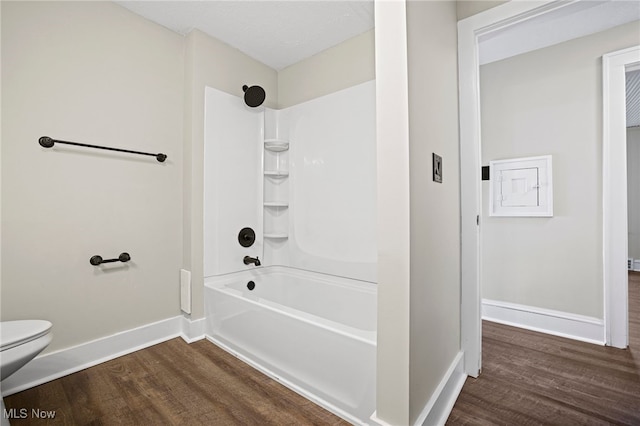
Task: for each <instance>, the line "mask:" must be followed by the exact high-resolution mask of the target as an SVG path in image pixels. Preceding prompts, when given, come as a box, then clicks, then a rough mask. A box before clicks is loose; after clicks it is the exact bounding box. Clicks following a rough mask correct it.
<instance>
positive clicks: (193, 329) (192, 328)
mask: <svg viewBox="0 0 640 426" xmlns="http://www.w3.org/2000/svg"><path fill="white" fill-rule="evenodd" d="M205 325H206V318H200V319H199V320H195V321H191V320H190V319H188V318H187V317H185V316H183V317H182V334H181V337H182V338H183V339H184V341H185V342H187V343H193V342H197V341H198V340H202V339H204V334H205V333H204V330H205Z"/></svg>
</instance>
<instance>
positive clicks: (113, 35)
mask: <svg viewBox="0 0 640 426" xmlns="http://www.w3.org/2000/svg"><path fill="white" fill-rule="evenodd" d="M1 7H2V124H3V126H2V151H3V152H2V154H3V155H2V302H1V303H2V317H1V318H2V320H10V319H11V320H14V319H28V318H43V319H48V320H50V321H52V322H53V324H54V335H55V337H54V339H53V342H52V343H51V345H50V346H49V348H48V350H49V351H55V350H57V349H60V348H64V347H68V346H73V345H76V344H79V343H82V342H86V341H89V340H93V339H96V338H99V337H103V336H107V335H110V334H113V333H116V332H118V331H122V330H127V329H131V328H134V327H137V326H141V325H143V324H148V323H151V322H154V321H158V320H161V319H165V318H168V317H172V316H175V315H178V313H179V301H178V294H179V293H178V269H179V267H180V257H181V252H182V233H181V223H182V170H183V166H182V102H183V98H182V96H183V95H182V94H183V61H184V52H183V38H182V37H181V36H179V35H177V34H174V33H172V32H170V31H168V30H166V29H164V28H161V27H160V26H157V25H155V24H152V23H150V22H148V21H145V20H143V19H140V18H139V17H138V16H135V15H133V14H131V13H130V12H128V11H126V10H125V9H123V8H122V7H120V6H117V5H115V4H113V3H107V2H100V3H98V2H41V3H36V2H2V4H1ZM43 135H48V136H51V137H53V138H58V139H62V140H70V141H79V142H86V143H95V144H102V145H107V146H116V147H122V148H128V149H132V150H139V151H150V152H163V153H165V154H167V155H168V159H167V161H166V162H165V163H162V164H161V163H158V162H157V161H156V160H155V159H153V158H151V157H141V156H132V155H129V154H117V153H108V152H106V151H97V150H89V149H85V148H74V147H68V146H62V145H60V146H56V147H54V148H52V149H44V148H41V147H40V146H39V145H38V143H37V140H38V138H39V137H40V136H43ZM123 251H127V252H129V253H130V254H131V257H132V261H131V262H130V263H128V264H127V265H126V266H118V265H116V264H112V265H109V266H111V267H105V268H104V269H101V268H98V267H94V266H92V265H90V264H89V258H90V257H91V256H93V255H96V254H99V255H101V256H103V257H104V258H109V257H117V256H118V255H119V254H120V253H121V252H123Z"/></svg>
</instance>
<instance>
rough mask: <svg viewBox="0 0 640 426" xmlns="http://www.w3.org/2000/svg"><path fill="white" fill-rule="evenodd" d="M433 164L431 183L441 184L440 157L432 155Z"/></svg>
mask: <svg viewBox="0 0 640 426" xmlns="http://www.w3.org/2000/svg"><path fill="white" fill-rule="evenodd" d="M431 157H432V163H433V181H434V182H438V183H442V157H440V156H439V155H438V154H435V153H432V155H431Z"/></svg>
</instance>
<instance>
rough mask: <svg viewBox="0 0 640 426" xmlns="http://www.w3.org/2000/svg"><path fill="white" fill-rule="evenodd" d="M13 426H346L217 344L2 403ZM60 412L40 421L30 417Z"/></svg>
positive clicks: (163, 352)
mask: <svg viewBox="0 0 640 426" xmlns="http://www.w3.org/2000/svg"><path fill="white" fill-rule="evenodd" d="M5 405H6V408H7V410H11V409H16V410H15V411H14V412H15V413H17V414H20V413H21V411H20V410H21V409H26V410H25V411H23V412H24V413H26V418H24V419H19V418H16V419H11V424H12V425H14V426H15V425H29V424H37V425H45V424H47V425H48V424H56V425H116V424H117V425H154V426H155V425H348V424H349V423H347V422H345V421H344V420H342V419H340V418H339V417H336V416H334V415H333V414H332V413H329V412H328V411H326V410H324V409H323V408H321V407H319V406H317V405H315V404H314V403H312V402H310V401H308V400H307V399H305V398H303V397H302V396H300V395H298V394H296V393H295V392H293V391H291V390H289V389H288V388H286V387H284V386H283V385H281V384H280V383H278V382H276V381H274V380H272V379H270V378H269V377H267V376H265V375H264V374H262V373H260V372H258V371H256V370H254V369H253V368H251V367H249V366H248V365H246V364H244V363H243V362H241V361H240V360H238V359H237V358H235V357H233V356H232V355H229V354H228V353H226V352H225V351H223V350H222V349H220V348H218V347H217V346H215V345H214V344H212V343H210V342H208V341H205V340H201V341H199V342H195V343H192V344H190V345H189V344H187V343H185V342H184V341H183V340H182V339H180V338H177V339H173V340H170V341H168V342H165V343H161V344H159V345H156V346H152V347H150V348H147V349H143V350H141V351H138V352H135V353H132V354H129V355H125V356H123V357H120V358H117V359H114V360H112V361H108V362H105V363H103V364H100V365H97V366H95V367H91V368H88V369H86V370H83V371H80V372H78V373H74V374H71V375H69V376H66V377H63V378H60V379H57V380H54V381H52V382H49V383H45V384H43V385H40V386H37V387H35V388H32V389H28V390H26V391H23V392H19V393H17V394H14V395H11V396H8V397H7V398H5ZM34 409H35V410H43V411H44V412H46V411H55V418H54V419H48V420H44V419H38V418H36V417H35V416H34V415H33V414H32V410H34Z"/></svg>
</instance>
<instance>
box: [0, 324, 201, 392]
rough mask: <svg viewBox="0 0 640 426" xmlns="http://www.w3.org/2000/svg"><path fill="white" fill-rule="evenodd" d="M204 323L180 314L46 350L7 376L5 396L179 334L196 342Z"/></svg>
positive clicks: (189, 340)
mask: <svg viewBox="0 0 640 426" xmlns="http://www.w3.org/2000/svg"><path fill="white" fill-rule="evenodd" d="M204 323H205V321H204V319H202V320H197V321H189V320H188V319H186V318H185V317H183V316H182V315H180V316H177V317H173V318H168V319H165V320H162V321H158V322H155V323H151V324H146V325H143V326H141V327H137V328H134V329H131V330H126V331H123V332H120V333H116V334H113V335H111V336H107V337H103V338H100V339H96V340H92V341H90V342H87V343H83V344H81V345H78V346H73V347H71V348H65V349H61V350H59V351H56V352H51V353H45V354H43V355H40V356H38V357H36V358H35V359H34V360H33V361H31V362H29V363H28V364H27V365H25V366H24V367H22V368H21V369H20V370H18V371H17V372H16V373H14V374H13V375H12V376H10V377H8V378H7V379H5V380H4V381H3V382H2V396H7V395H11V394H14V393H16V392H20V391H23V390H25V389H29V388H32V387H34V386H38V385H41V384H43V383H46V382H49V381H51V380H55V379H58V378H60V377H64V376H66V375H69V374H72V373H75V372H78V371H80V370H84V369H85V368H89V367H93V366H94V365H98V364H100V363H103V362H106V361H109V360H112V359H115V358H118V357H120V356H122V355H127V354H130V353H132V352H135V351H138V350H140V349H144V348H147V347H149V346H153V345H156V344H158V343H162V342H165V341H167V340H170V339H173V338H175V337H179V336H180V337H182V338H183V339H184V340H185V341H186V342H188V343H191V342H194V341H196V340H199V339H201V338H204ZM54 339H55V335H54Z"/></svg>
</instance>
